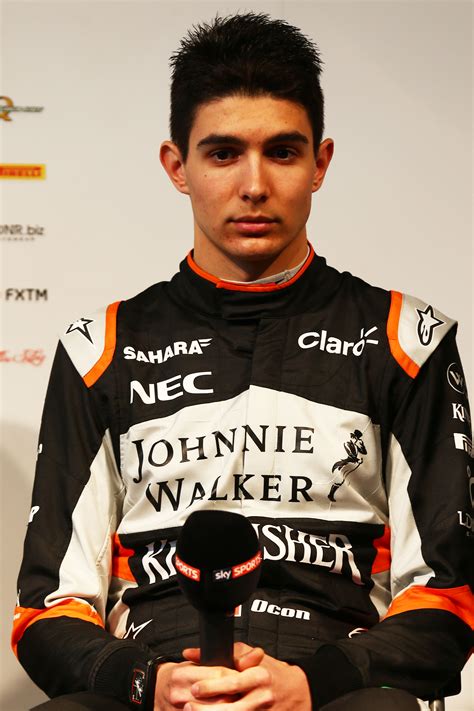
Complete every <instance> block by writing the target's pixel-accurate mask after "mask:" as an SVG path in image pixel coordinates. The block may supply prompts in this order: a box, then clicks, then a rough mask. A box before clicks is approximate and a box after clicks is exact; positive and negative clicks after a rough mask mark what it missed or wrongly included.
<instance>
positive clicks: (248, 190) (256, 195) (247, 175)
mask: <svg viewBox="0 0 474 711" xmlns="http://www.w3.org/2000/svg"><path fill="white" fill-rule="evenodd" d="M263 160H264V159H263V157H262V156H258V155H254V156H248V158H247V159H246V160H245V161H242V164H241V166H242V167H241V171H242V172H241V175H240V188H239V195H240V197H241V198H242V199H243V200H250V201H251V202H253V203H258V202H265V201H266V199H267V198H268V196H269V194H270V186H269V177H268V175H267V173H266V170H265V166H264V165H263Z"/></svg>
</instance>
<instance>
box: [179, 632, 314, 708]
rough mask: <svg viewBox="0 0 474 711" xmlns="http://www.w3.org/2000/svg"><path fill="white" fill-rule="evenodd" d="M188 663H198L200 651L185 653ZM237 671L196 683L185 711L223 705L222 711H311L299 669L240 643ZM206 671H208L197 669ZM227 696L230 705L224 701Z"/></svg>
mask: <svg viewBox="0 0 474 711" xmlns="http://www.w3.org/2000/svg"><path fill="white" fill-rule="evenodd" d="M183 656H184V657H185V659H187V660H188V661H191V662H194V663H195V664H198V663H199V649H185V650H184V651H183ZM234 659H235V667H236V669H235V670H231V669H224V668H222V667H208V668H207V669H208V672H210V671H211V670H212V669H215V670H219V673H217V674H209V673H208V674H207V676H203V677H202V679H201V680H199V681H198V680H196V681H195V682H194V683H193V684H192V686H191V689H190V692H191V698H189V699H188V701H187V702H186V705H185V707H184V711H201V709H203V708H204V706H207V705H209V704H211V705H214V704H215V703H219V704H223V705H222V706H221V711H257V710H258V709H274V711H295V709H298V711H311V696H310V692H309V686H308V682H307V679H306V675H305V673H304V672H303V670H302V669H300V667H298V666H292V665H290V664H287V663H286V662H281V661H279V660H277V659H274V658H273V657H270V656H268V655H267V654H265V652H264V651H263V649H260V648H258V647H256V648H254V647H249V646H248V645H247V644H242V643H241V642H239V643H237V644H236V645H235V646H234ZM196 668H199V669H203V670H205V669H206V667H196ZM223 696H224V697H225V696H227V699H228V700H227V702H224V701H223Z"/></svg>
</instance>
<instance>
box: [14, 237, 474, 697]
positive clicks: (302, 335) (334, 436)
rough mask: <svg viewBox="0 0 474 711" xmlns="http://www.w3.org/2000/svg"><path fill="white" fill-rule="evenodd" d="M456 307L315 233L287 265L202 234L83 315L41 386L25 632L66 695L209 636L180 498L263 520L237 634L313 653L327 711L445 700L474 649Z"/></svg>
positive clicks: (24, 582)
mask: <svg viewBox="0 0 474 711" xmlns="http://www.w3.org/2000/svg"><path fill="white" fill-rule="evenodd" d="M455 331H456V324H455V322H454V321H452V320H451V319H449V318H447V317H446V316H444V315H443V314H442V313H440V312H439V311H438V310H436V309H435V308H433V307H432V306H431V305H428V304H426V303H424V302H422V301H420V300H418V299H416V298H414V297H410V296H407V295H404V294H401V293H399V292H388V291H385V290H383V289H380V288H376V287H373V286H370V285H368V284H367V283H365V282H364V281H362V280H360V279H358V278H356V277H354V276H352V275H351V274H349V273H348V272H344V273H340V272H338V271H337V270H335V269H333V268H331V267H329V266H327V264H326V262H325V260H324V259H323V258H321V257H319V256H316V255H315V253H314V251H313V250H312V249H311V250H310V254H309V257H308V258H307V260H306V261H305V263H304V265H303V266H302V267H301V268H300V269H299V271H298V272H297V274H296V275H295V276H294V277H293V278H292V279H290V280H289V281H287V282H286V283H284V284H275V283H271V284H260V285H253V286H246V285H238V284H233V283H229V282H225V281H221V280H219V279H216V278H215V277H213V276H211V275H209V274H206V273H205V272H203V271H202V270H201V269H199V267H198V266H197V265H196V264H195V263H194V261H193V258H192V255H191V254H190V255H189V256H188V258H187V259H186V260H184V261H183V262H182V264H181V266H180V271H179V273H178V274H176V275H175V276H174V277H173V278H172V279H171V281H169V282H162V283H158V284H156V285H154V286H152V287H151V288H149V289H147V290H146V291H144V292H143V293H141V294H139V295H138V296H136V297H134V298H132V299H128V300H126V301H122V302H117V303H115V304H112V305H110V306H109V307H108V308H107V309H104V310H103V311H99V312H97V313H95V314H92V315H89V316H87V317H83V318H81V319H79V320H77V321H75V322H74V323H72V324H70V325H69V327H68V328H67V330H66V332H65V333H64V335H63V336H62V338H61V342H60V344H59V346H58V350H57V353H56V357H55V361H54V365H53V369H52V373H51V379H50V383H49V387H48V391H47V396H46V403H45V409H44V415H43V420H42V425H41V431H40V437H39V448H38V450H39V454H38V462H37V473H36V478H35V485H34V492H33V500H32V509H31V514H30V523H29V525H28V532H27V536H26V541H25V549H24V559H23V564H22V568H21V572H20V576H19V584H18V587H19V590H20V592H19V600H18V607H17V609H16V614H15V625H14V635H13V645H14V648H15V649H16V650H17V653H18V658H19V660H20V662H21V663H22V665H23V666H24V667H25V669H26V670H27V672H28V673H29V675H30V676H31V677H32V679H33V680H34V681H35V682H36V683H37V684H38V685H39V686H40V687H41V688H42V689H44V690H45V691H46V693H48V694H49V695H50V696H56V695H59V694H64V693H71V692H74V691H80V690H85V689H89V690H91V691H96V692H99V693H105V694H111V695H115V696H116V697H117V698H120V699H122V700H124V701H126V700H127V699H128V696H129V684H130V678H129V677H130V670H131V669H132V667H133V665H134V663H135V661H136V660H137V659H141V660H147V659H148V658H150V657H151V656H153V655H154V654H159V653H162V654H176V653H179V652H180V651H181V650H182V649H183V648H184V647H188V646H195V645H198V638H197V629H198V624H197V613H196V612H195V611H194V610H193V609H192V608H191V607H190V606H189V604H188V603H187V602H186V601H185V600H184V598H183V596H182V594H181V592H180V589H179V587H178V584H177V579H176V574H175V569H174V565H173V560H174V558H173V556H174V550H175V542H176V538H177V535H178V533H179V531H180V528H181V527H182V525H183V523H184V521H185V520H186V518H187V516H188V515H189V514H190V513H191V512H192V511H195V510H198V509H210V508H211V509H212V508H219V509H226V510H229V511H236V512H240V513H242V514H244V515H245V516H247V517H248V518H249V519H250V521H251V522H252V524H253V525H254V527H255V529H256V531H257V533H258V535H259V537H260V541H261V546H262V550H263V555H264V563H263V570H262V575H261V580H260V584H259V587H258V589H257V592H256V593H255V595H254V596H253V597H252V598H251V599H250V600H249V601H248V602H247V603H246V604H244V605H243V606H242V608H241V609H240V610H238V611H237V618H236V628H237V638H238V639H241V640H243V641H246V642H248V643H249V644H255V645H260V646H263V647H264V649H265V650H266V651H267V653H268V654H270V655H272V656H274V657H277V658H279V659H282V660H287V661H291V662H292V663H295V664H299V665H300V666H301V667H302V668H303V670H304V671H305V673H306V674H307V676H308V680H309V684H310V688H311V693H312V698H313V707H314V708H315V709H317V708H319V707H320V706H321V705H323V704H325V703H327V702H328V701H330V700H331V699H333V698H336V697H338V696H340V695H342V694H344V693H346V692H348V691H351V690H353V689H358V688H363V687H370V686H392V687H399V688H402V689H406V690H407V691H410V692H411V693H413V694H414V695H416V696H418V697H425V698H427V697H429V696H434V695H435V694H436V693H437V692H438V691H439V690H440V689H443V688H444V687H445V686H446V685H447V684H448V685H449V684H450V683H451V682H452V681H453V680H454V679H455V678H456V677H457V675H458V674H459V671H460V669H461V668H462V666H463V664H464V663H465V661H466V658H467V656H468V653H469V650H470V648H471V647H472V643H473V637H472V632H471V627H472V624H473V618H474V614H473V604H472V594H471V591H470V585H472V579H473V575H472V560H473V557H472V547H471V544H472V541H473V529H472V521H473V518H472V499H473V494H474V467H473V465H472V453H473V452H472V440H471V434H470V415H469V406H468V400H467V395H466V388H465V383H464V377H463V372H462V367H461V364H460V361H459V356H458V352H457V349H456V345H455Z"/></svg>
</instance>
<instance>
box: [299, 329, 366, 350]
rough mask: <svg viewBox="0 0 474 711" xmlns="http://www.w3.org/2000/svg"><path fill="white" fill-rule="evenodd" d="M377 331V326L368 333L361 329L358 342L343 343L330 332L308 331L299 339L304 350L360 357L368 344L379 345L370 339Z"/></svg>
mask: <svg viewBox="0 0 474 711" xmlns="http://www.w3.org/2000/svg"><path fill="white" fill-rule="evenodd" d="M376 330H377V326H372V328H369V329H368V330H367V331H366V330H364V329H363V328H361V329H360V338H359V340H358V341H341V339H340V338H336V337H335V336H328V332H327V331H325V330H322V331H321V332H318V331H308V333H302V334H301V336H300V337H299V338H298V345H299V347H300V348H303V349H306V348H319V350H320V351H326V353H337V354H338V355H343V356H347V355H349V354H350V353H352V355H355V356H357V357H359V356H361V355H362V353H363V352H364V349H365V346H366V344H367V343H371V344H373V345H377V344H378V341H376V340H375V339H374V338H369V336H370V335H371V334H372V333H374V332H375V331H376Z"/></svg>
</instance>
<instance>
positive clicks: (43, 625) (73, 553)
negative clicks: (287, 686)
mask: <svg viewBox="0 0 474 711" xmlns="http://www.w3.org/2000/svg"><path fill="white" fill-rule="evenodd" d="M109 420H110V410H109V405H108V403H107V402H106V398H105V397H104V393H103V391H102V392H101V391H100V389H98V388H91V387H87V386H86V384H85V382H84V380H83V378H82V377H81V375H80V374H79V373H78V371H77V369H76V367H75V366H74V365H73V363H72V361H71V359H70V357H69V355H68V353H67V352H66V350H65V348H64V347H63V345H62V344H61V343H60V344H59V346H58V349H57V352H56V356H55V359H54V363H53V368H52V372H51V376H50V381H49V385H48V390H47V395H46V401H45V405H44V411H43V418H42V423H41V428H40V436H39V446H38V459H37V465H36V474H35V482H34V488H33V497H32V507H31V512H30V516H29V522H28V528H27V535H26V538H25V545H24V554H23V561H22V565H21V570H20V574H19V579H18V590H19V592H18V604H17V607H16V609H15V615H14V628H13V635H12V646H13V649H14V651H15V653H16V654H17V656H18V659H19V661H20V663H21V664H22V665H23V666H24V668H25V669H26V671H27V673H28V674H29V675H30V677H31V678H32V679H33V681H34V682H35V683H36V684H37V685H38V686H39V687H40V688H41V689H43V690H44V691H45V692H46V693H47V694H48V695H49V696H52V697H53V696H57V695H60V694H64V693H72V692H75V691H84V690H90V691H98V692H102V693H108V694H111V695H114V696H117V697H118V698H122V699H123V700H126V699H128V687H127V677H128V672H129V670H130V668H131V666H132V664H133V663H134V661H136V660H146V659H148V658H149V657H150V656H151V652H150V650H148V649H145V648H144V647H141V646H140V645H138V644H137V643H136V642H134V641H133V640H117V639H116V638H115V637H113V636H112V635H110V634H109V633H108V632H107V631H106V630H105V618H106V605H107V595H108V588H109V583H110V578H111V565H112V561H111V557H112V552H111V547H112V546H111V536H112V534H113V533H114V531H115V530H116V526H117V524H118V522H119V520H120V515H121V506H122V498H123V493H124V487H123V482H122V480H121V477H120V474H119V471H118V468H117V464H116V460H115V456H114V451H113V446H112V441H111V434H110V431H109V429H108V421H109Z"/></svg>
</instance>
